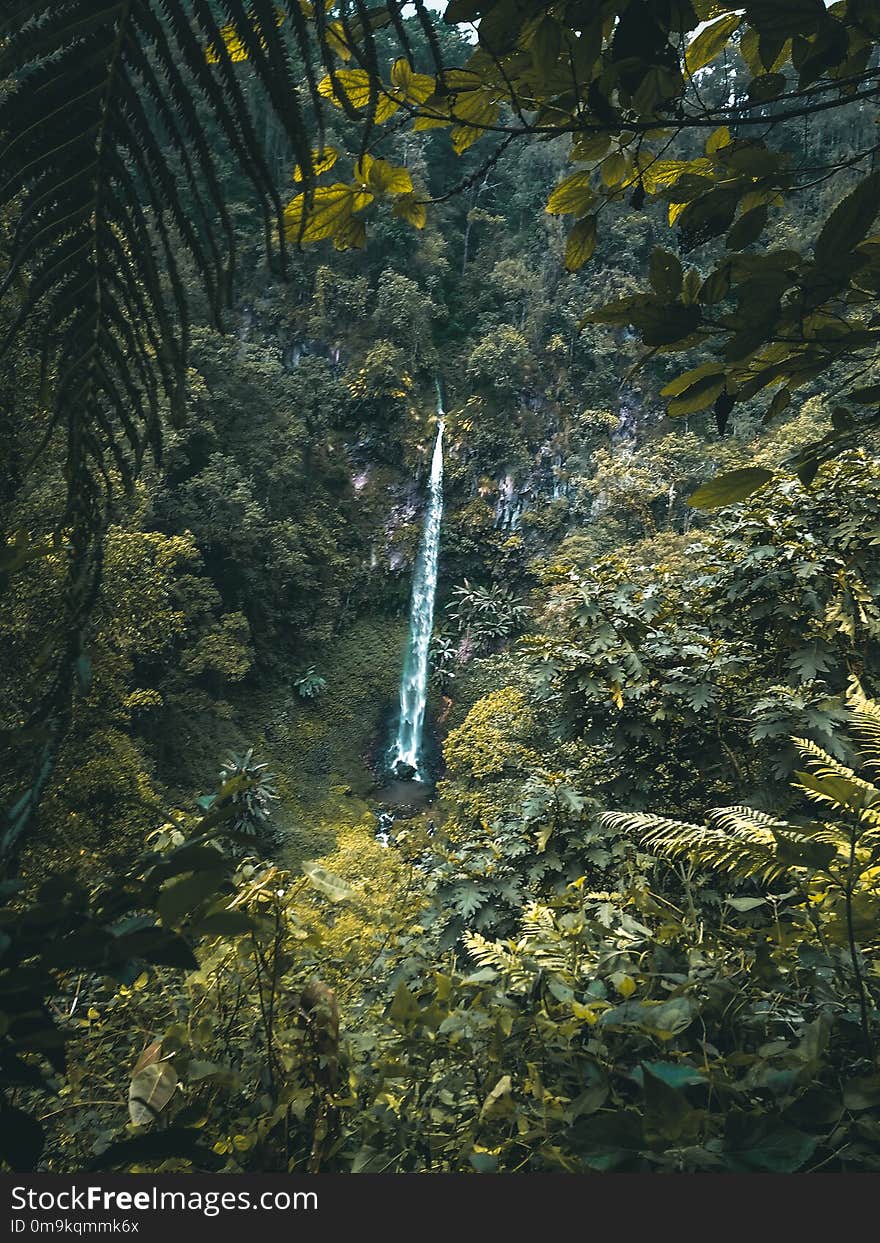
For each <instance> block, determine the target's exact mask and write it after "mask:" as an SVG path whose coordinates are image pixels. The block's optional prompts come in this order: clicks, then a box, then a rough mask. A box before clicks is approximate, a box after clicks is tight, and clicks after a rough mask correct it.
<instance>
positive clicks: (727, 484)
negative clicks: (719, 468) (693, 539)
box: [688, 466, 773, 509]
mask: <svg viewBox="0 0 880 1243" xmlns="http://www.w3.org/2000/svg"><path fill="white" fill-rule="evenodd" d="M772 478H773V472H772V471H770V470H764V468H763V467H761V466H746V467H743V468H742V469H741V470H730V471H727V473H726V474H724V475H716V476H715V478H714V479H710V480H709V481H708V483H704V484H702V485H701V486H700V487H699V488H697V490H696V492H694V493H693V494H692V495H691V496H689V497H688V504H689V505H692V506H693V507H694V509H718V508H719V506H721V505H732V504H733V503H734V502H735V501H744V500H745V499H746V497H748V496H751V495H752V493H753V492H757V490H758V488H762V487H763V486H764V484H765V483H767V482H768V481H769V480H771V479H772Z"/></svg>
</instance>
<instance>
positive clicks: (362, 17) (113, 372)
mask: <svg viewBox="0 0 880 1243" xmlns="http://www.w3.org/2000/svg"><path fill="white" fill-rule="evenodd" d="M355 7H356V10H357V16H358V19H359V22H360V24H359V27H358V29H357V31H352V38H353V40H354V41H355V42H356V41H357V38H358V37H359V38H360V39H361V40H362V41H363V47H357V48H356V49H355V50H356V55H357V58H358V59H359V60H363V61H365V63H367V64H368V65H369V66H371V67H373V66H374V65H375V61H376V48H375V42H374V40H373V36H372V29H373V28H374V27H375V26H376V25H377V24H383V23H388V22H392V21H393V20H394V21H395V29H397V27H398V25H399V19H400V14H399V7H400V6H399V5H394V6H391V8H393V10H394V11H393V12H391V11H389V9H388V7H387V6H384V5H383V6H380V7H379V9H378V10H371V11H369V12H368V11H367V10H365V9H364V8H363V6H362V5H361V4H358V5H356V6H355ZM309 12H310V10H309V9H308V8H307V7H306V6H303V5H302V4H301V3H300V0H219V2H216V0H100V3H98V2H96V0H12V2H11V3H10V4H8V5H6V6H4V12H3V14H2V15H0V80H2V81H3V83H4V90H3V93H2V95H0V216H2V217H4V218H7V219H9V220H10V221H11V222H12V224H11V236H10V239H9V244H8V249H7V255H6V256H5V258H6V260H7V261H6V265H5V268H4V270H3V274H2V280H0V302H2V303H3V305H4V309H6V310H7V319H6V322H7V324H8V327H7V328H6V331H5V334H4V335H3V337H2V339H0V356H2V355H3V353H5V352H8V351H9V350H10V349H11V348H13V347H14V346H16V345H18V344H20V343H21V342H22V341H23V339H24V334H25V332H27V340H28V341H32V340H34V339H37V342H38V345H37V348H38V349H40V351H41V352H42V354H43V356H44V358H45V359H47V360H51V367H48V366H47V367H45V368H44V370H45V371H46V372H47V373H49V372H50V371H51V373H52V375H53V376H54V382H53V386H52V394H51V402H50V404H49V408H48V410H47V413H46V419H45V426H44V428H43V429H42V434H41V437H40V439H39V444H38V446H37V448H36V451H35V452H34V454H33V457H32V461H31V468H33V467H34V466H39V465H40V464H41V459H42V456H43V454H44V453H45V451H46V449H47V447H48V446H49V445H50V444H52V443H53V442H55V443H57V444H58V446H59V447H60V451H61V455H62V458H63V461H64V477H65V484H66V494H65V496H64V498H63V504H62V506H61V510H62V512H61V513H60V514H59V515H58V518H57V525H58V528H59V529H61V528H63V529H64V530H65V531H67V532H68V533H70V535H69V540H68V545H69V569H68V574H67V582H66V586H65V591H64V607H63V610H62V613H61V616H60V620H59V630H60V634H61V636H62V639H61V642H60V647H61V648H62V649H63V654H62V656H61V657H60V660H61V664H62V665H63V666H64V668H63V669H62V668H60V667H59V669H58V670H57V671H56V673H55V675H53V677H52V679H51V685H50V686H49V687H48V688H44V689H43V691H42V692H41V694H40V699H39V702H38V703H36V704H35V705H34V708H33V712H32V714H31V723H33V722H34V721H42V722H44V723H45V721H46V720H48V719H49V718H50V717H51V718H52V720H53V721H54V723H55V724H54V725H53V730H54V731H55V732H56V733H57V730H59V729H62V728H63V724H62V723H63V720H64V719H65V716H66V714H67V708H66V707H65V706H64V701H65V699H66V698H69V695H70V693H71V688H72V686H73V685H74V681H75V675H74V669H75V666H76V665H77V662H79V661H81V659H82V655H83V643H84V631H85V628H86V625H87V619H88V613H89V609H90V605H91V602H93V601H94V599H95V595H96V592H97V585H98V583H99V579H100V567H101V557H100V544H101V538H102V531H103V530H104V529H105V528H106V526H107V523H108V520H109V515H110V512H111V507H112V504H113V499H114V490H115V489H118V488H119V486H120V485H121V486H122V487H126V488H128V487H130V486H131V485H132V484H133V482H134V480H135V478H136V477H137V474H138V471H139V469H140V466H141V463H142V461H143V459H144V456H145V455H147V454H149V455H151V456H152V457H153V458H155V459H157V460H158V459H159V457H160V454H161V448H162V427H163V422H164V420H165V419H166V418H167V417H170V418H172V419H174V418H176V417H178V416H179V415H180V413H181V412H182V409H183V405H184V399H185V381H186V356H187V344H188V337H189V309H188V304H187V295H186V287H187V281H186V280H185V273H184V268H183V264H184V263H187V264H191V265H192V267H193V268H194V270H195V273H196V275H197V277H198V280H199V282H200V284H201V286H202V288H203V290H204V292H205V294H206V296H207V300H208V305H209V308H210V314H211V316H212V318H213V320H214V322H215V324H217V325H221V324H222V314H223V310H224V307H225V306H226V305H227V304H228V303H229V301H230V296H231V292H232V281H233V275H234V245H233V241H234V238H233V230H232V226H231V222H230V218H229V213H228V211H227V206H226V203H225V201H224V196H225V192H224V189H223V175H222V170H223V168H224V166H225V165H226V164H228V163H230V162H231V163H232V164H233V165H234V166H235V167H237V168H239V169H240V170H241V173H242V174H243V175H244V176H245V177H246V178H247V179H248V180H249V181H250V183H251V185H252V186H253V189H254V192H255V200H256V204H257V209H258V211H260V212H261V213H262V218H263V226H264V233H265V239H266V245H267V249H268V250H269V251H270V252H271V253H272V254H273V255H274V256H275V257H276V259H277V261H278V263H279V265H280V266H282V267H283V264H284V262H285V256H284V246H285V240H284V230H283V228H282V219H283V210H282V202H281V198H280V194H279V190H278V187H277V186H276V185H275V182H274V178H273V173H272V169H271V168H270V165H269V162H268V159H267V155H266V153H265V151H264V150H263V147H262V144H261V141H260V139H259V138H258V132H260V131H261V128H262V121H263V116H264V112H265V110H266V109H268V110H270V111H271V113H273V114H274V116H275V118H276V119H277V121H278V123H279V124H280V126H281V129H282V132H283V134H284V136H285V138H286V141H287V143H288V145H289V148H290V154H291V162H292V163H293V162H294V161H295V162H296V163H297V164H298V166H299V178H300V182H301V185H302V189H303V192H304V194H305V196H306V199H307V201H310V199H311V196H312V195H313V193H314V186H315V173H314V163H313V156H312V150H313V147H312V138H313V133H314V132H315V131H316V132H317V134H318V136H319V139H320V140H321V142H322V141H323V139H322V136H323V117H322V100H321V97H320V96H319V93H318V89H317V82H316V74H315V71H314V66H315V65H317V64H318V63H323V64H325V65H331V64H332V56H331V51H330V47H329V44H328V37H329V35H328V22H327V18H326V15H325V12H324V5H323V3H318V4H317V5H316V6H315V10H314V12H313V15H309V16H307V14H309ZM245 76H246V77H247V79H248V80H247V81H245V80H244V77H245ZM251 85H252V86H255V87H256V90H251V89H248V88H249V86H251ZM252 100H253V101H254V102H251V101H252ZM306 101H308V105H307V104H306ZM374 114H375V100H373V98H372V97H371V100H370V105H369V106H368V107H367V109H366V116H367V119H368V120H369V117H370V116H371V115H374ZM359 118H360V119H361V120H363V119H364V111H363V110H362V111H361V112H360V114H359ZM258 122H260V124H258ZM55 745H57V744H55V743H53V744H51V746H50V744H47V745H46V748H44V752H43V755H42V757H41V759H40V761H39V768H40V771H44V769H45V766H46V760H47V756H48V755H49V753H50V751H51V749H52V747H53V746H55ZM37 791H38V783H37V782H36V781H35V782H34V784H33V785H32V787H31V791H30V794H31V796H32V797H31V798H30V801H26V808H27V815H29V814H30V810H29V809H30V808H31V807H32V805H33V804H34V802H35V799H36V797H38V792H37ZM26 818H27V816H26V815H25V816H24V818H23V815H22V814H21V813H19V814H18V815H17V818H16V820H15V829H14V832H13V831H12V830H11V829H8V830H7V832H6V833H5V834H4V835H0V855H2V853H3V851H4V849H5V850H8V849H9V848H10V842H11V841H12V840H14V839H16V838H17V837H18V836H20V834H21V832H22V831H23V827H24V822H25V820H26Z"/></svg>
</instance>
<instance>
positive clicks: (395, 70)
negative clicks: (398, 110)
mask: <svg viewBox="0 0 880 1243" xmlns="http://www.w3.org/2000/svg"><path fill="white" fill-rule="evenodd" d="M391 85H392V86H394V87H396V89H397V91H398V92H399V93H400V95H401V96H402V97H403V99H404V100H405V101H406V102H407V103H409V104H423V103H424V102H425V100H426V99H430V98H431V96H432V95H433V94H434V91H435V90H436V83H435V81H434V79H433V78H432V77H431V76H430V75H429V74H427V73H414V72H413V70H412V69H411V68H410V65H409V62H408V61H407V60H405V59H404V58H403V57H401V58H400V59H399V60H396V61H395V62H394V65H393V67H392V69H391Z"/></svg>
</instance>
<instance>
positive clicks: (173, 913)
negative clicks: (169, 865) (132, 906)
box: [157, 867, 227, 927]
mask: <svg viewBox="0 0 880 1243" xmlns="http://www.w3.org/2000/svg"><path fill="white" fill-rule="evenodd" d="M226 875H227V870H226V868H225V867H221V868H210V869H207V870H206V871H204V872H193V873H192V874H191V875H189V876H182V877H180V879H177V880H173V881H170V882H168V883H166V884H165V885H163V886H162V889H161V890H160V892H159V901H158V903H157V906H158V910H159V917H160V918H161V920H162V923H163V924H164V925H165V926H166V927H169V926H170V925H172V924H177V923H180V922H181V921H182V920H183V919H184V918H185V916H187V915H189V914H190V913H191V912H192V911H194V910H195V909H196V907H198V906H200V905H201V903H202V902H204V901H205V900H206V899H207V898H210V897H213V895H214V894H215V893H216V892H217V889H218V887H219V885H220V884H222V882H223V881H224V880H225V879H226Z"/></svg>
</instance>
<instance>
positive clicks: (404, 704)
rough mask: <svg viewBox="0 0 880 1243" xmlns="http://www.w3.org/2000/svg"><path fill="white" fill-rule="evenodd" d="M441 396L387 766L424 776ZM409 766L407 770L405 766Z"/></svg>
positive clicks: (440, 465)
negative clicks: (397, 715)
mask: <svg viewBox="0 0 880 1243" xmlns="http://www.w3.org/2000/svg"><path fill="white" fill-rule="evenodd" d="M443 414H444V410H443V400H442V397H441V394H440V386H439V385H438V386H437V415H438V424H437V439H436V440H435V441H434V454H433V456H432V458H431V481H430V484H429V487H428V508H427V512H426V514H425V529H424V532H423V533H422V542H421V546H420V548H419V553H418V557H417V558H416V566H415V574H414V576H413V589H412V601H411V603H410V611H409V642H408V644H407V649H406V658H405V660H404V662H403V676H402V677H401V679H400V723H399V725H398V727H397V737H396V738H395V740H394V744H393V746H392V747H391V752H390V755H389V759H390V766H391V771H392V772H393V773H396V774H400V775H404V776H406V775H409V776H412V777H413V778H414V779H415V780H416V781H424V780H425V773H424V768H423V765H422V730H423V728H424V724H425V702H426V700H427V697H428V651H429V648H430V645H431V634H432V632H433V629H434V596H435V595H436V592H437V555H438V553H439V551H440V522H441V519H442V517H443ZM410 769H411V770H412V772H410V771H409V770H410Z"/></svg>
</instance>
